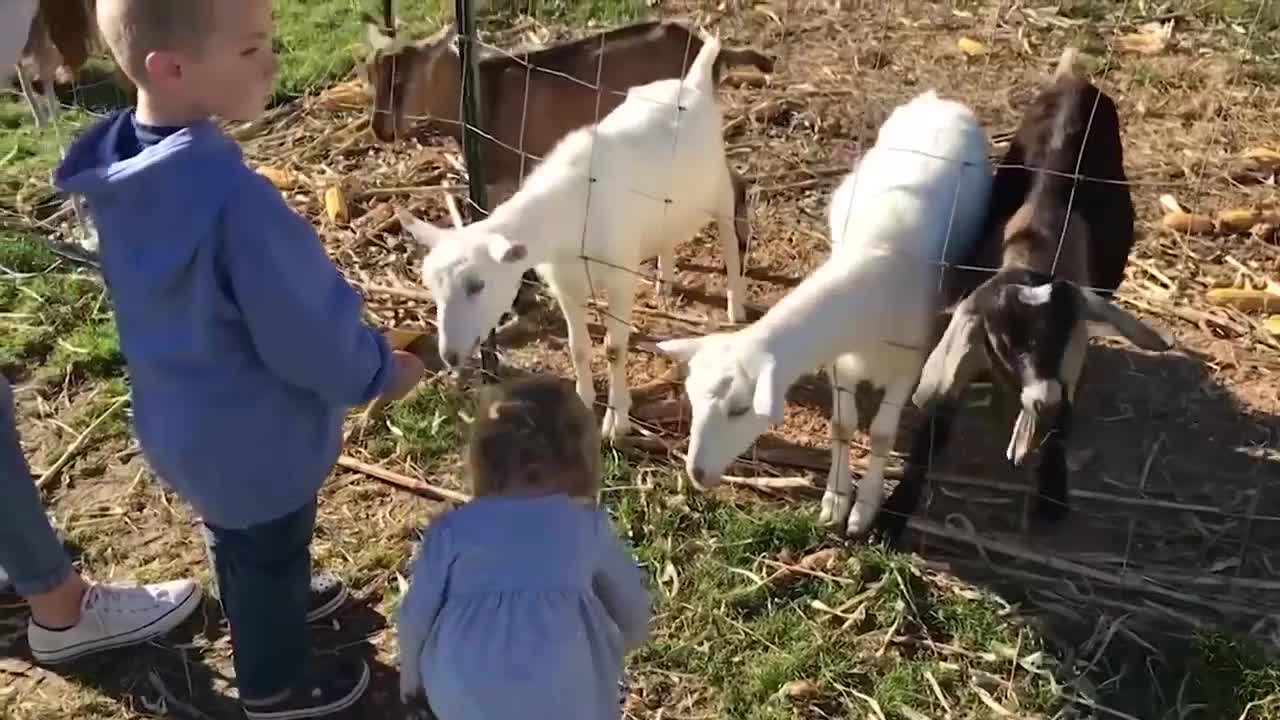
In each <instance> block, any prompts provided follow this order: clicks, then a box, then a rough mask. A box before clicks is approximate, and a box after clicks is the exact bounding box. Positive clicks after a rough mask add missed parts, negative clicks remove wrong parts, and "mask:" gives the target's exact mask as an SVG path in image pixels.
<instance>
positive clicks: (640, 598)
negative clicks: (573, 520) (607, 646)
mask: <svg viewBox="0 0 1280 720" xmlns="http://www.w3.org/2000/svg"><path fill="white" fill-rule="evenodd" d="M597 516H598V517H599V521H598V522H599V532H598V535H599V538H600V543H601V545H602V546H603V547H602V548H601V549H602V552H601V553H600V565H599V567H597V568H596V574H595V582H594V585H595V590H596V596H597V597H599V598H600V602H602V603H604V607H605V609H606V610H608V611H609V615H611V616H612V617H613V621H614V622H616V623H617V624H618V629H619V630H621V631H622V642H623V645H625V646H626V650H627V651H628V652H630V651H631V650H634V649H635V648H637V647H640V646H641V645H643V644H644V642H645V641H646V640H648V639H649V612H650V610H649V591H648V590H647V589H646V588H645V586H644V576H643V574H642V573H641V572H640V568H638V567H636V561H635V558H634V557H633V556H632V555H631V553H630V552H628V551H627V548H626V547H625V546H624V545H623V544H622V542H621V541H619V540H618V538H617V536H616V535H614V533H613V528H612V527H611V526H610V525H609V516H608V515H606V514H605V512H604V511H603V510H601V511H597Z"/></svg>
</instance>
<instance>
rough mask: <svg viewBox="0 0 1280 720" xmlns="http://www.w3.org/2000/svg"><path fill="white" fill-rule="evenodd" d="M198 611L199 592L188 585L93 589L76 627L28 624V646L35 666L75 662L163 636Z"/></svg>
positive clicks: (98, 586)
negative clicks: (56, 627)
mask: <svg viewBox="0 0 1280 720" xmlns="http://www.w3.org/2000/svg"><path fill="white" fill-rule="evenodd" d="M199 606H200V586H199V585H198V584H196V583H195V582H194V581H192V580H174V581H172V582H167V583H159V584H157V585H142V586H124V585H109V584H105V583H95V584H93V585H90V586H89V590H88V592H86V593H85V594H84V600H83V601H81V603H80V622H79V623H77V624H76V625H75V626H73V627H70V628H67V629H66V630H46V629H45V628H42V627H40V626H39V625H36V624H35V622H28V623H27V644H28V645H30V646H31V655H32V657H34V658H35V659H36V662H38V663H42V664H45V665H56V664H58V663H63V662H67V661H69V660H74V659H76V658H79V657H81V656H84V655H88V654H89V653H94V652H98V651H99V650H108V649H110V648H116V647H121V646H124V645H134V644H136V643H142V642H146V641H148V640H151V639H152V638H155V637H158V636H160V635H163V634H165V633H167V632H169V631H170V630H172V629H174V628H175V627H177V626H178V625H180V624H182V621H184V620H186V619H187V618H188V617H191V613H193V612H195V610H196V608H198V607H199Z"/></svg>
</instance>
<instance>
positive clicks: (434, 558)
mask: <svg viewBox="0 0 1280 720" xmlns="http://www.w3.org/2000/svg"><path fill="white" fill-rule="evenodd" d="M436 523H440V521H439V520H437V521H435V523H433V524H432V525H431V526H430V527H428V528H427V532H426V533H425V534H424V535H423V537H422V547H421V549H420V550H419V551H418V559H417V561H416V562H415V563H414V566H413V579H412V580H411V581H410V583H409V591H408V592H406V593H405V595H404V597H403V598H401V600H400V612H399V614H398V616H397V622H396V635H397V637H398V644H399V646H400V699H401V700H402V701H403V702H405V703H410V702H413V701H414V700H415V699H417V698H419V697H420V696H421V695H422V693H423V690H422V670H421V664H422V661H421V658H422V648H423V646H425V645H426V643H427V636H428V635H429V634H430V633H431V626H432V625H433V624H435V619H436V615H437V614H438V613H439V612H440V607H441V606H442V605H443V604H444V598H445V595H446V593H447V591H448V587H449V565H450V564H452V563H453V548H452V547H451V545H452V543H450V541H449V532H448V530H447V529H446V528H445V527H444V526H443V525H442V524H436Z"/></svg>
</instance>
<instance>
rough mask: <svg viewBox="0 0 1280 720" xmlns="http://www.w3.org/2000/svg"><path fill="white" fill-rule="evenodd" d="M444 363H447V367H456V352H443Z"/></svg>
mask: <svg viewBox="0 0 1280 720" xmlns="http://www.w3.org/2000/svg"><path fill="white" fill-rule="evenodd" d="M444 364H445V365H448V366H449V367H457V366H458V353H456V352H447V353H445V354H444Z"/></svg>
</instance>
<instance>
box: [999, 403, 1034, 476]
mask: <svg viewBox="0 0 1280 720" xmlns="http://www.w3.org/2000/svg"><path fill="white" fill-rule="evenodd" d="M1035 436H1036V414H1035V413H1033V412H1027V410H1026V408H1023V409H1021V410H1019V411H1018V419H1017V420H1015V421H1014V423H1013V434H1012V435H1011V436H1010V437H1009V448H1008V449H1007V450H1005V456H1006V457H1008V458H1009V461H1010V462H1012V463H1013V465H1014V467H1017V466H1019V465H1022V461H1023V459H1025V458H1026V456H1027V452H1028V451H1030V450H1031V439H1032V438H1034V437H1035Z"/></svg>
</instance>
